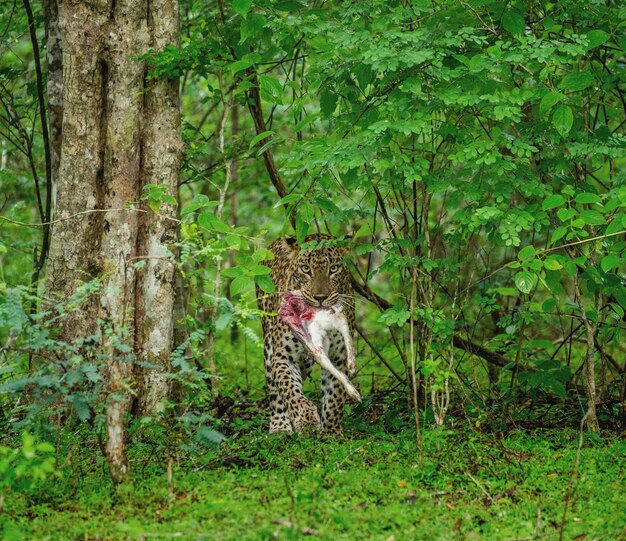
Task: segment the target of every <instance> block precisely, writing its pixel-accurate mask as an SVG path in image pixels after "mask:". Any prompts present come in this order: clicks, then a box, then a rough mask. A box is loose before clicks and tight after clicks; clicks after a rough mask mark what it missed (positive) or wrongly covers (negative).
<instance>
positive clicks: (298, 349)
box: [257, 233, 355, 437]
mask: <svg viewBox="0 0 626 541" xmlns="http://www.w3.org/2000/svg"><path fill="white" fill-rule="evenodd" d="M333 240H334V237H332V236H330V235H327V234H323V233H316V234H312V235H308V236H306V237H305V238H304V244H307V243H311V242H312V241H316V242H315V245H316V246H318V247H317V248H315V249H312V250H309V249H303V248H301V247H300V245H299V244H298V240H297V239H296V238H295V237H290V236H285V237H281V238H279V239H277V240H276V241H274V242H273V243H272V244H271V245H270V246H269V247H268V249H269V250H270V251H271V252H272V253H273V254H274V259H271V260H267V261H264V262H263V264H264V265H266V266H268V267H270V269H271V272H270V277H271V279H272V282H273V283H274V285H275V288H276V290H275V291H274V292H273V293H269V294H267V293H264V292H263V291H261V290H260V288H259V287H257V304H258V307H259V310H261V312H262V314H263V316H262V319H261V323H262V328H263V350H264V352H263V353H264V361H265V377H266V382H267V396H268V399H269V433H270V434H276V433H287V434H291V433H293V432H294V431H295V432H296V433H297V434H303V433H311V432H319V433H321V434H325V435H332V436H338V437H343V427H342V421H343V410H344V404H345V402H346V400H347V398H348V396H347V393H346V391H345V389H344V387H343V386H342V384H341V383H340V382H339V381H338V380H337V379H336V378H335V377H334V376H333V375H332V374H330V373H329V372H327V371H326V370H322V378H321V379H322V408H321V417H320V415H319V412H318V409H317V406H316V405H315V403H314V402H313V401H311V400H309V399H308V398H307V397H306V396H305V395H304V392H303V382H304V381H305V380H306V379H307V378H308V377H309V376H310V374H311V371H312V369H313V366H314V360H313V358H312V357H311V356H310V355H309V354H308V351H307V350H306V348H305V346H304V345H303V344H302V342H300V341H299V340H298V339H297V338H296V337H295V336H294V334H293V332H292V331H291V329H290V328H289V327H288V326H287V324H286V323H284V322H283V321H282V320H281V319H280V318H279V317H278V316H277V315H276V313H277V312H278V310H279V307H280V303H281V300H282V296H283V294H284V293H285V292H287V291H295V290H299V291H301V293H302V296H303V297H304V300H305V301H306V302H307V304H309V305H310V306H312V307H322V308H330V307H332V306H334V305H336V304H338V303H339V304H341V306H342V308H343V311H344V313H345V316H346V319H347V322H348V326H349V330H350V333H351V335H352V336H354V331H355V309H354V294H353V292H352V286H351V280H350V271H349V269H348V267H347V266H346V264H345V259H346V256H347V255H348V251H347V249H346V248H344V247H340V246H338V245H337V243H335V242H333ZM320 241H323V242H320ZM326 241H331V242H326ZM327 339H328V351H327V354H328V357H329V358H330V360H331V361H332V363H333V364H334V365H335V367H337V368H338V369H339V370H340V371H341V372H343V373H347V369H348V368H350V369H351V370H350V371H351V373H348V375H349V376H353V375H354V371H355V370H354V367H353V366H352V365H350V366H348V362H347V352H346V345H345V341H344V339H343V336H342V335H341V333H340V332H339V331H334V330H333V331H330V333H329V335H328V337H327Z"/></svg>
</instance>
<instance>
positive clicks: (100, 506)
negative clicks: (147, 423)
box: [0, 422, 626, 541]
mask: <svg viewBox="0 0 626 541" xmlns="http://www.w3.org/2000/svg"><path fill="white" fill-rule="evenodd" d="M423 436H424V437H423V460H422V464H421V466H420V464H419V455H418V453H417V450H416V445H415V437H414V433H413V432H412V431H411V430H410V429H409V428H408V426H407V427H405V428H403V429H401V430H400V431H399V432H398V433H393V434H390V433H387V432H378V431H376V430H375V429H374V428H370V429H369V430H368V431H367V432H356V431H354V432H353V433H352V434H349V439H347V440H346V441H337V440H323V439H319V438H315V437H288V436H271V437H270V436H266V435H265V433H264V429H263V427H262V426H261V423H260V422H253V427H252V430H251V431H249V432H248V433H247V434H245V435H241V436H239V437H233V438H231V439H229V440H228V441H227V442H225V443H223V444H222V445H221V446H220V447H219V448H216V449H213V450H210V451H207V452H205V453H203V454H194V455H186V458H184V459H180V460H176V461H174V463H173V467H172V472H171V482H169V481H168V473H167V462H168V461H167V460H166V458H165V457H158V458H157V459H155V457H150V453H151V451H150V449H151V448H152V449H155V447H154V446H152V447H151V444H150V443H143V444H136V445H135V446H134V447H133V449H132V452H133V469H134V479H133V482H132V483H129V484H127V485H123V486H121V487H118V488H117V489H116V488H114V487H113V486H112V485H111V483H110V481H109V480H108V476H107V475H106V468H105V465H104V464H103V462H102V460H101V458H100V456H99V455H98V453H97V451H96V449H93V450H91V451H90V450H89V446H88V445H83V446H82V451H81V452H82V455H81V456H75V457H74V458H71V455H70V458H69V459H68V460H66V462H65V464H64V466H63V467H62V471H61V474H60V476H59V477H58V478H55V479H50V478H49V479H48V480H46V481H44V482H42V483H40V484H38V485H37V486H36V487H35V488H31V489H30V490H28V491H22V492H13V493H10V494H9V496H8V498H7V501H6V503H5V508H4V511H3V513H2V514H0V524H1V526H0V532H3V533H4V535H3V538H4V539H6V540H7V541H8V540H13V539H15V540H17V539H20V540H21V539H50V540H65V539H68V540H77V539H90V540H96V539H112V540H117V539H120V540H122V539H124V540H125V539H132V540H135V539H137V540H143V539H146V540H147V539H164V540H165V539H237V540H247V539H275V538H278V539H302V538H303V537H310V538H312V539H315V538H321V539H382V540H392V539H396V540H401V539H428V540H430V539H432V540H437V539H468V540H469V539H489V540H494V539H503V540H504V539H506V540H512V539H558V538H559V534H560V528H561V522H562V518H563V509H564V505H565V501H566V499H567V498H568V497H567V494H568V492H571V491H572V488H574V486H575V485H576V490H575V491H574V493H573V494H572V496H571V497H570V498H569V502H568V506H569V509H568V512H567V515H566V520H565V523H564V525H563V539H589V540H590V539H607V540H617V539H626V491H625V490H624V487H626V443H625V442H624V441H623V440H622V439H620V438H618V437H616V436H614V435H603V436H602V437H593V436H589V437H586V439H585V441H584V445H583V447H582V449H581V454H580V466H579V468H578V477H577V483H575V481H576V478H575V476H573V471H574V465H575V461H576V453H577V449H578V433H577V432H576V431H573V430H571V429H563V430H535V431H533V432H523V431H513V432H510V433H508V434H506V435H496V434H486V433H480V432H474V431H471V430H467V429H465V430H463V429H458V430H454V431H453V430H440V429H435V428H431V429H426V430H425V431H424V434H423ZM75 452H76V451H75Z"/></svg>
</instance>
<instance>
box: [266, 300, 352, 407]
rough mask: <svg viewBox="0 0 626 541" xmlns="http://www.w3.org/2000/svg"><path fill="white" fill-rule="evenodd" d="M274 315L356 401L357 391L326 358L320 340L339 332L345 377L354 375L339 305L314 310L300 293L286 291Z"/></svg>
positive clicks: (348, 336) (347, 328)
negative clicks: (343, 346)
mask: <svg viewBox="0 0 626 541" xmlns="http://www.w3.org/2000/svg"><path fill="white" fill-rule="evenodd" d="M278 316H279V317H280V318H281V320H282V321H284V322H285V323H286V324H287V325H288V326H289V328H290V329H291V330H292V331H293V333H294V335H295V337H296V338H298V340H300V341H301V342H302V343H303V344H304V345H305V346H306V348H307V349H308V350H309V352H310V353H311V356H312V357H313V359H314V360H315V362H317V363H318V364H319V365H320V366H321V367H322V368H323V369H324V370H327V371H328V372H330V373H331V374H332V375H333V376H335V378H337V380H339V382H340V383H341V384H342V385H343V386H344V388H345V389H346V392H347V393H348V395H349V396H350V397H351V398H352V399H353V400H355V401H357V402H360V401H361V395H360V394H359V391H358V390H357V389H356V388H355V387H354V385H352V383H350V380H349V379H348V377H347V376H346V375H345V374H344V373H343V372H341V371H340V370H339V369H337V367H336V366H335V365H334V364H333V363H332V361H331V360H330V359H329V358H328V355H327V353H326V349H325V347H324V340H325V338H326V337H327V334H328V333H329V332H330V331H338V332H339V333H341V335H342V337H343V340H344V343H345V347H346V357H347V359H346V368H347V371H348V374H354V372H355V371H356V359H355V354H354V343H353V341H352V334H351V332H350V326H349V325H348V321H347V319H346V316H345V314H344V313H343V310H342V306H341V304H337V305H335V306H331V307H330V308H324V307H315V306H311V305H309V304H308V303H307V302H306V301H305V300H304V297H303V296H302V293H301V292H300V291H287V292H286V293H285V294H284V296H283V300H282V303H281V305H280V309H279V310H278Z"/></svg>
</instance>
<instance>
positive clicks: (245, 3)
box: [233, 0, 252, 17]
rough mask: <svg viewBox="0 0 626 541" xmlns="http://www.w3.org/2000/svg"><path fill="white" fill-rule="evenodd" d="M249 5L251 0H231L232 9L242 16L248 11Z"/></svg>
mask: <svg viewBox="0 0 626 541" xmlns="http://www.w3.org/2000/svg"><path fill="white" fill-rule="evenodd" d="M250 6H252V0H233V9H234V10H235V12H236V13H239V15H241V16H242V17H245V15H246V13H248V11H250Z"/></svg>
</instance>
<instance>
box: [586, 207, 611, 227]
mask: <svg viewBox="0 0 626 541" xmlns="http://www.w3.org/2000/svg"><path fill="white" fill-rule="evenodd" d="M580 218H581V219H582V220H583V221H584V222H585V224H587V225H604V224H605V223H606V219H605V218H604V216H603V215H602V213H601V212H598V211H597V210H583V211H582V212H581V213H580Z"/></svg>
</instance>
